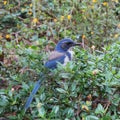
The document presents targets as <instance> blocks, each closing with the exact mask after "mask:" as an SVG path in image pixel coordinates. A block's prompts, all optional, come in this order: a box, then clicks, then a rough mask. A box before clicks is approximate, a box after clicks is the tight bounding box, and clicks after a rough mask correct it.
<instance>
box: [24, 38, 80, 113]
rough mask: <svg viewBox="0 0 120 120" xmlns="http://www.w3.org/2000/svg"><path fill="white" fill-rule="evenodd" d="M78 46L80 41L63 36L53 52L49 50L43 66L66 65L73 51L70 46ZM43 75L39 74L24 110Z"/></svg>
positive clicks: (53, 67) (50, 67) (39, 84)
mask: <svg viewBox="0 0 120 120" xmlns="http://www.w3.org/2000/svg"><path fill="white" fill-rule="evenodd" d="M77 45H78V46H80V45H81V44H80V43H76V42H74V41H73V40H71V39H70V38H64V39H62V40H60V41H59V42H58V43H57V45H56V47H55V50H54V51H53V52H51V54H50V56H49V58H48V61H47V62H46V63H45V65H44V66H45V67H46V68H49V69H55V68H57V64H58V63H61V64H63V65H66V63H67V62H69V61H71V60H72V57H73V54H74V52H73V51H72V49H71V48H72V47H74V46H77ZM44 78H45V75H44V74H41V79H40V80H38V81H37V82H36V84H35V86H34V88H33V90H32V92H31V94H30V96H29V97H28V99H27V102H26V104H25V107H24V109H25V111H26V110H27V109H28V108H29V106H30V104H31V102H32V100H33V97H34V95H35V94H36V92H37V91H38V89H39V88H40V86H41V81H42V80H44Z"/></svg>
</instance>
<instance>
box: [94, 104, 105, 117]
mask: <svg viewBox="0 0 120 120" xmlns="http://www.w3.org/2000/svg"><path fill="white" fill-rule="evenodd" d="M95 113H96V114H101V115H103V113H105V110H104V108H103V106H102V105H101V104H98V106H97V108H96V110H95Z"/></svg>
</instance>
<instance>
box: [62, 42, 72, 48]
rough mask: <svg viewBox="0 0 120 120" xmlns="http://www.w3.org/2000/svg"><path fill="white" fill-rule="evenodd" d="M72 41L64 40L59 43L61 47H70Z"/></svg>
mask: <svg viewBox="0 0 120 120" xmlns="http://www.w3.org/2000/svg"><path fill="white" fill-rule="evenodd" d="M72 44H73V43H72V42H65V43H63V44H62V45H61V47H62V48H68V47H71V46H72Z"/></svg>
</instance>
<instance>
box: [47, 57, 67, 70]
mask: <svg viewBox="0 0 120 120" xmlns="http://www.w3.org/2000/svg"><path fill="white" fill-rule="evenodd" d="M64 59H65V55H63V56H61V57H59V58H56V59H53V60H49V61H47V62H46V63H45V67H46V68H49V69H55V68H56V67H57V63H58V62H59V63H61V64H64Z"/></svg>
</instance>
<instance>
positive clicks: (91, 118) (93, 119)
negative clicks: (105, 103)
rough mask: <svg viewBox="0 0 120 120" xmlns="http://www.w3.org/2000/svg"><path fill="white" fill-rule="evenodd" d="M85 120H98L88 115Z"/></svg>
mask: <svg viewBox="0 0 120 120" xmlns="http://www.w3.org/2000/svg"><path fill="white" fill-rule="evenodd" d="M85 120H99V118H98V117H96V116H92V115H89V116H87V117H86V118H85Z"/></svg>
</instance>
